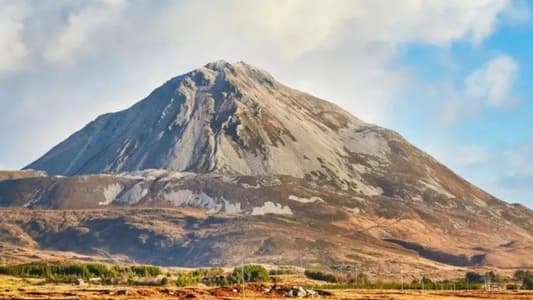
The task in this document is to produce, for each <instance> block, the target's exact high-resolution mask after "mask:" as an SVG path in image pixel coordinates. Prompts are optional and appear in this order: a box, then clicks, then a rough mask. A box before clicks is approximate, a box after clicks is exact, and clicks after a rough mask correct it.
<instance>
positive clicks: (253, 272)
mask: <svg viewBox="0 0 533 300" xmlns="http://www.w3.org/2000/svg"><path fill="white" fill-rule="evenodd" d="M243 271H244V281H246V282H264V281H268V280H270V276H269V274H268V271H267V269H265V267H263V266H261V265H245V266H244V268H235V269H233V273H231V275H230V276H229V277H228V281H229V282H231V283H241V282H242V276H243Z"/></svg>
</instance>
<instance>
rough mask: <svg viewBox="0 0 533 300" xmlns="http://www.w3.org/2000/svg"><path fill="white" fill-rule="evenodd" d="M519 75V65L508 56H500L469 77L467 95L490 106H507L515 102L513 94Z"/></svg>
mask: <svg viewBox="0 0 533 300" xmlns="http://www.w3.org/2000/svg"><path fill="white" fill-rule="evenodd" d="M517 75H518V63H517V62H516V61H515V60H514V59H513V58H512V57H510V56H508V55H499V56H497V57H495V58H493V59H492V60H490V61H489V62H487V63H486V64H485V65H483V66H482V67H480V68H479V69H477V70H475V71H473V72H472V73H470V75H468V77H467V78H466V80H465V92H466V95H467V96H468V97H471V98H472V99H475V100H481V101H487V104H488V105H490V106H505V105H506V104H509V103H510V102H513V100H514V99H513V97H512V95H511V92H512V87H513V84H514V82H515V80H516V77H517Z"/></svg>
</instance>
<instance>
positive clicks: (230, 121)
mask: <svg viewBox="0 0 533 300" xmlns="http://www.w3.org/2000/svg"><path fill="white" fill-rule="evenodd" d="M27 169H28V170H26V171H19V172H17V173H13V174H11V175H9V174H8V173H6V174H4V175H2V174H1V173H0V206H4V207H9V209H7V210H6V211H3V210H0V214H2V215H3V216H2V217H3V219H4V220H5V221H4V223H5V224H7V225H5V226H8V228H6V229H5V232H6V234H5V235H4V236H5V237H6V238H5V241H4V242H5V244H6V245H10V246H9V247H8V248H5V249H12V247H19V249H22V250H21V251H22V253H26V252H24V249H31V250H28V251H30V252H34V251H37V250H39V251H44V250H58V251H67V252H69V253H70V252H74V253H79V254H83V255H92V256H95V255H96V256H98V257H112V258H113V259H115V258H117V257H120V258H121V259H124V258H125V259H132V260H137V261H145V262H151V263H159V264H165V265H191V266H198V265H231V264H237V263H239V262H240V261H242V260H243V259H248V260H254V261H261V262H267V263H290V264H298V265H305V264H309V263H314V262H319V263H321V264H323V265H326V266H337V265H344V264H348V265H350V264H352V265H353V264H358V265H360V266H366V268H368V269H374V270H375V269H376V268H378V269H381V270H385V269H388V270H392V269H394V268H397V267H399V266H401V267H402V268H404V269H405V270H419V271H420V270H427V269H440V270H450V268H454V267H461V268H463V267H464V268H472V267H494V268H516V267H527V266H531V264H532V263H531V262H530V255H529V253H531V250H533V212H532V211H531V210H529V209H527V208H525V207H523V206H520V205H516V204H508V203H506V202H503V201H501V200H499V199H497V198H495V197H493V196H491V195H490V194H488V193H486V192H484V191H482V190H481V189H479V188H477V187H475V186H473V185H472V184H470V183H469V182H467V181H465V180H464V179H463V178H461V177H459V176H457V175H456V174H455V173H453V172H452V171H451V170H449V169H448V168H446V167H445V166H444V165H442V164H440V163H439V162H437V161H436V160H435V159H433V158H432V157H430V156H429V155H428V154H426V153H424V152H423V151H421V150H420V149H418V148H416V147H415V146H413V145H411V144H410V143H409V142H407V141H406V140H405V139H404V138H403V137H401V136H400V135H399V134H397V133H395V132H394V131H391V130H388V129H385V128H382V127H379V126H376V125H372V124H368V123H365V122H363V121H361V120H359V119H357V118H356V117H354V116H352V115H350V114H349V113H348V112H346V111H344V110H342V109H341V108H339V107H338V106H336V105H334V104H332V103H330V102H327V101H324V100H321V99H318V98H316V97H313V96H311V95H309V94H306V93H303V92H300V91H297V90H294V89H291V88H289V87H287V86H285V85H283V84H282V83H280V82H278V81H276V80H275V79H274V78H273V77H272V76H271V75H269V74H268V73H267V72H265V71H263V70H261V69H258V68H256V67H253V66H250V65H248V64H246V63H243V62H238V63H233V64H230V63H227V62H224V61H218V62H214V63H209V64H207V65H205V66H204V67H201V68H199V69H197V70H194V71H192V72H189V73H186V74H184V75H180V76H177V77H175V78H173V79H171V80H169V81H168V82H166V83H165V84H163V85H162V86H161V87H159V88H157V89H156V90H154V91H153V92H152V93H151V94H150V95H149V96H148V97H146V98H145V99H143V100H142V101H140V102H138V103H137V104H135V105H133V106H132V107H130V108H128V109H126V110H123V111H120V112H116V113H111V114H105V115H102V116H100V117H98V118H97V119H96V120H94V121H93V122H91V123H90V124H88V125H87V126H85V127H84V128H83V129H81V130H80V131H78V132H76V133H74V134H73V135H72V136H70V137H69V138H67V139H66V140H65V141H63V142H62V143H60V144H59V145H57V146H56V147H54V148H53V149H52V150H50V151H49V152H48V153H46V154H45V155H44V156H43V157H41V158H40V159H38V160H37V161H35V162H34V163H32V164H30V165H29V166H28V167H27ZM32 169H35V170H40V171H32ZM43 172H45V173H43ZM22 207H25V208H27V209H21V208H22ZM43 209H44V210H43ZM65 209H75V210H74V211H70V210H67V211H65ZM67 212H68V213H67ZM21 234H23V235H24V236H25V237H26V238H24V239H23V241H19V239H17V237H18V236H21ZM117 237H120V238H117ZM20 243H22V244H20ZM1 244H2V240H0V245H1ZM17 245H18V246H17ZM21 245H26V246H21ZM1 249H2V248H0V252H2V251H1ZM10 253H12V252H10ZM24 257H26V256H24ZM376 266H377V267H376Z"/></svg>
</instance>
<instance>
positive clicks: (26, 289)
mask: <svg viewBox="0 0 533 300" xmlns="http://www.w3.org/2000/svg"><path fill="white" fill-rule="evenodd" d="M327 292H330V293H331V294H332V295H329V296H319V297H320V298H324V299H366V300H370V299H376V300H381V299H382V300H423V299H436V300H459V299H461V300H468V299H503V300H506V299H509V300H510V299H533V292H525V291H491V292H488V291H442V292H441V291H426V292H421V291H397V290H332V291H327ZM245 295H246V299H257V300H260V299H275V298H286V297H285V296H284V295H283V294H282V293H281V292H269V293H265V292H264V290H263V286H261V285H256V284H254V285H248V286H247V288H246V290H245ZM242 298H243V296H242V291H241V290H240V289H239V288H237V287H236V288H208V287H194V288H193V287H191V288H177V287H174V286H167V287H142V286H91V285H88V286H76V285H69V284H48V283H44V282H43V281H41V280H27V279H20V278H14V277H8V276H0V299H13V300H16V299H20V300H30V299H31V300H33V299H35V300H38V299H47V300H76V299H79V300H103V299H205V300H207V299H242Z"/></svg>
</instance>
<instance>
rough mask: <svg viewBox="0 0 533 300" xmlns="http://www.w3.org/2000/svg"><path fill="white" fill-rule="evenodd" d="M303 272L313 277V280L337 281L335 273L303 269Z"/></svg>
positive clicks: (308, 276)
mask: <svg viewBox="0 0 533 300" xmlns="http://www.w3.org/2000/svg"><path fill="white" fill-rule="evenodd" d="M304 274H305V276H306V277H307V278H310V279H314V280H322V281H327V282H332V283H336V282H338V281H339V280H338V278H337V277H336V276H335V275H333V274H327V273H323V272H320V271H308V270H305V272H304Z"/></svg>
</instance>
